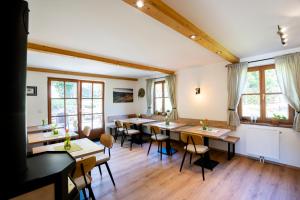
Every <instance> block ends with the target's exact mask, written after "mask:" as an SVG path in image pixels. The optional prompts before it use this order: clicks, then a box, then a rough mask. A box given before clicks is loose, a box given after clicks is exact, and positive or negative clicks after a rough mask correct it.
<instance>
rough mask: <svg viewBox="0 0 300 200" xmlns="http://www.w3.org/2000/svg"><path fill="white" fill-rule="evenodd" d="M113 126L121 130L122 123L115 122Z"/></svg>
mask: <svg viewBox="0 0 300 200" xmlns="http://www.w3.org/2000/svg"><path fill="white" fill-rule="evenodd" d="M115 125H116V127H117V128H122V123H121V121H119V120H116V121H115Z"/></svg>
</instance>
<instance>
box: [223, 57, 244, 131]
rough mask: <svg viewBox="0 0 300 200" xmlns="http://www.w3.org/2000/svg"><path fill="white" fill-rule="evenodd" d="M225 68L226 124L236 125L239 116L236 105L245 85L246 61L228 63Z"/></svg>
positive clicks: (238, 123)
mask: <svg viewBox="0 0 300 200" xmlns="http://www.w3.org/2000/svg"><path fill="white" fill-rule="evenodd" d="M227 69H228V73H227V90H228V125H229V126H238V125H240V118H239V115H238V113H237V107H238V104H239V102H240V99H241V95H242V92H243V90H244V87H245V85H246V80H247V71H248V63H247V62H244V63H237V64H230V65H227Z"/></svg>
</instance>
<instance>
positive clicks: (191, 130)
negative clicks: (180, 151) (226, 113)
mask: <svg viewBox="0 0 300 200" xmlns="http://www.w3.org/2000/svg"><path fill="white" fill-rule="evenodd" d="M181 132H185V133H188V134H190V135H196V136H202V137H203V144H204V146H207V147H209V139H216V140H222V139H224V138H225V137H226V136H227V135H228V134H229V133H230V132H231V130H230V129H224V128H215V127H207V128H206V129H205V130H203V127H202V126H191V127H187V128H182V129H181ZM194 164H195V165H199V166H203V167H204V168H206V169H210V170H213V169H214V168H215V167H216V166H217V165H218V164H219V162H218V161H216V160H212V159H211V158H210V155H209V151H208V152H206V153H205V154H204V157H203V158H200V159H198V160H196V161H195V162H194Z"/></svg>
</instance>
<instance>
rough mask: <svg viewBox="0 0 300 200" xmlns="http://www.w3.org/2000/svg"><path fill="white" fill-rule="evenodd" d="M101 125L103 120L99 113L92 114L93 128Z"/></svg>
mask: <svg viewBox="0 0 300 200" xmlns="http://www.w3.org/2000/svg"><path fill="white" fill-rule="evenodd" d="M102 127H103V121H102V115H101V114H94V115H93V128H94V129H95V128H102Z"/></svg>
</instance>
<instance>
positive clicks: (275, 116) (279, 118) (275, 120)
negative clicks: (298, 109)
mask: <svg viewBox="0 0 300 200" xmlns="http://www.w3.org/2000/svg"><path fill="white" fill-rule="evenodd" d="M282 120H286V117H285V116H284V115H280V114H273V117H272V124H273V125H275V126H278V125H279V123H280V121H282Z"/></svg>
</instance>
